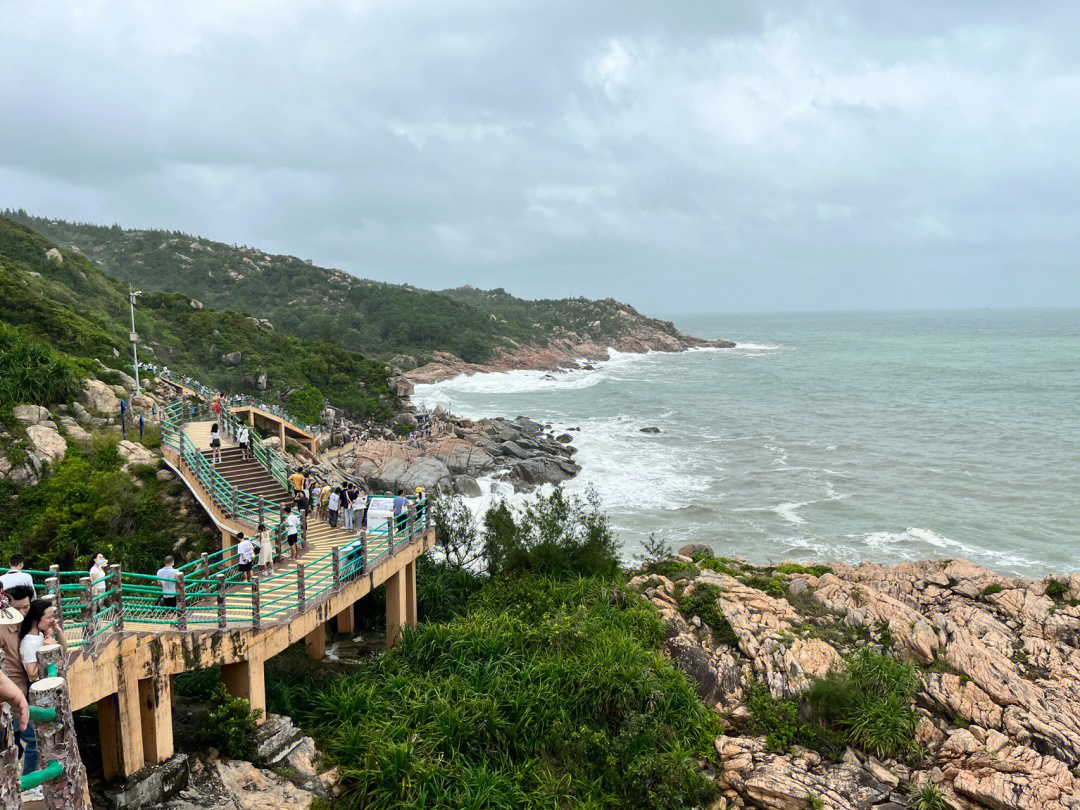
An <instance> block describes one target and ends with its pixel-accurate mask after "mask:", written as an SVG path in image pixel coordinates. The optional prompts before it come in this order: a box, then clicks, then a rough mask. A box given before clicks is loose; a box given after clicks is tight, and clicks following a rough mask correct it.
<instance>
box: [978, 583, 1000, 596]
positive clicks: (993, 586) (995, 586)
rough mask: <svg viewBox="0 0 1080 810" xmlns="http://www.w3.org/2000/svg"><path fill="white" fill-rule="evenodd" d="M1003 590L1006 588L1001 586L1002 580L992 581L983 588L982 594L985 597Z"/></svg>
mask: <svg viewBox="0 0 1080 810" xmlns="http://www.w3.org/2000/svg"><path fill="white" fill-rule="evenodd" d="M1003 590H1005V589H1004V588H1003V587H1002V586H1001V583H1000V582H992V583H990V584H989V585H987V586H986V587H985V588H983V589H982V595H983V596H984V597H986V596H993V595H994V594H995V593H1001V592H1002V591H1003Z"/></svg>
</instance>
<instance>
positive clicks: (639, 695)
mask: <svg viewBox="0 0 1080 810" xmlns="http://www.w3.org/2000/svg"><path fill="white" fill-rule="evenodd" d="M665 638H666V631H665V627H664V623H663V621H662V619H661V618H660V617H659V615H658V614H657V612H656V611H655V609H654V608H653V607H652V606H651V605H649V604H648V603H647V602H645V601H644V600H641V599H640V598H638V597H637V596H635V595H634V594H632V593H630V592H629V591H627V590H625V588H624V587H623V586H621V585H618V584H617V583H616V582H615V581H613V580H610V579H604V578H588V579H578V578H567V579H554V578H550V577H536V576H532V575H529V574H527V573H524V572H516V573H514V574H512V575H509V576H506V577H500V578H496V579H491V580H488V581H487V582H486V583H485V584H484V586H483V587H482V588H481V590H480V591H479V592H477V593H476V594H474V595H473V597H472V599H471V600H470V601H469V602H468V605H467V607H466V610H465V612H464V613H463V614H462V615H459V616H457V617H455V618H453V619H452V620H450V621H448V622H441V623H428V624H425V625H422V626H421V627H420V628H419V629H418V630H417V631H415V632H411V631H406V632H405V633H404V634H403V636H402V638H401V640H400V641H399V643H398V645H397V646H396V647H395V648H394V649H393V650H392V651H391V652H389V653H387V654H386V655H384V656H382V657H381V658H379V659H377V660H375V661H373V662H371V663H370V664H368V665H366V666H365V667H363V668H362V669H360V670H359V671H358V672H356V673H355V674H352V675H348V676H346V677H342V678H339V679H337V680H334V681H332V682H327V683H324V684H322V685H318V686H316V685H311V686H307V687H301V688H302V689H303V690H304V693H303V694H298V695H295V696H294V697H293V698H292V701H293V705H295V706H299V707H303V708H301V709H300V710H299V712H298V716H299V719H300V720H301V722H302V723H303V724H304V725H305V726H306V727H307V728H308V729H309V730H310V731H312V732H314V734H315V736H316V738H317V739H318V740H319V742H320V748H321V750H323V751H324V752H325V753H326V754H327V755H328V756H329V757H330V758H331V759H332V760H333V761H334V762H335V764H337V765H338V766H339V767H340V768H341V773H342V778H343V786H344V794H343V795H342V797H341V798H340V799H339V800H338V801H339V803H340V804H341V806H342V807H345V808H359V807H365V808H367V807H372V808H416V809H417V810H419V808H429V807H433V806H441V807H480V806H483V807H516V808H524V809H525V810H532V808H537V810H539V808H551V807H625V808H669V807H692V806H706V805H707V804H709V802H710V801H711V800H712V799H713V798H715V795H716V788H715V786H714V784H713V783H712V782H711V781H710V780H708V779H707V778H705V777H704V776H703V775H702V774H701V772H700V770H699V768H698V760H699V759H707V760H712V761H714V762H715V758H716V754H715V749H714V748H713V741H714V740H715V738H716V735H717V734H718V733H719V731H720V728H719V720H718V718H717V717H716V715H715V713H714V712H712V711H711V710H710V709H709V708H707V707H705V706H703V705H702V704H701V702H700V701H699V700H698V698H697V696H696V694H695V692H694V689H693V686H692V685H691V683H690V682H689V680H688V679H687V677H686V676H685V675H684V674H683V673H682V672H680V671H679V670H678V669H676V668H675V667H674V666H672V664H671V663H670V662H669V661H667V660H666V659H665V658H664V657H663V655H662V654H661V653H660V645H661V644H662V643H663V641H664V639H665ZM268 686H269V688H268V692H269V693H271V694H273V693H275V692H276V691H277V684H276V682H274V681H273V680H271V681H270V682H269V683H268Z"/></svg>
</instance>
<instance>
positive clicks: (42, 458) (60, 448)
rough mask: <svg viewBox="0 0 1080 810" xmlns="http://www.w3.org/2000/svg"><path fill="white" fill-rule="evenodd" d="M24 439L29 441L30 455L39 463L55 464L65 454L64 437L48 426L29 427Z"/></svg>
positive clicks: (65, 444) (65, 443)
mask: <svg viewBox="0 0 1080 810" xmlns="http://www.w3.org/2000/svg"><path fill="white" fill-rule="evenodd" d="M26 437H27V438H28V439H29V440H30V448H29V451H30V453H31V454H32V456H36V457H37V459H38V461H39V462H42V463H44V462H48V463H49V464H55V463H56V462H58V461H60V460H61V459H63V457H64V456H65V455H66V454H67V442H65V441H64V437H63V436H61V435H60V434H59V433H57V432H56V430H55V429H54V428H52V427H50V426H48V425H30V427H28V428H27V429H26ZM35 466H37V465H35Z"/></svg>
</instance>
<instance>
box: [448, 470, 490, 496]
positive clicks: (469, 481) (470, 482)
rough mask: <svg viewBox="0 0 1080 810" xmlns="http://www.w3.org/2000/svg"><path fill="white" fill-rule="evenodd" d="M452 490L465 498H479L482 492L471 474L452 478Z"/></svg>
mask: <svg viewBox="0 0 1080 810" xmlns="http://www.w3.org/2000/svg"><path fill="white" fill-rule="evenodd" d="M454 492H456V493H457V494H458V495H464V496H465V497H466V498H479V497H480V496H481V495H483V494H484V492H483V490H481V489H480V485H479V484H478V483H477V482H476V479H475V478H473V477H472V476H471V475H459V476H456V477H455V478H454Z"/></svg>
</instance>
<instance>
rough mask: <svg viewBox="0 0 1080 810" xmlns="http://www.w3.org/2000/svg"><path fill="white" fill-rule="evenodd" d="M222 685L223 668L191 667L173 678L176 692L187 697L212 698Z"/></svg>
mask: <svg viewBox="0 0 1080 810" xmlns="http://www.w3.org/2000/svg"><path fill="white" fill-rule="evenodd" d="M219 686H221V668H220V667H209V668H208V669H191V670H188V671H187V672H181V673H180V674H179V675H177V676H176V678H174V679H173V689H174V690H175V692H176V694H178V695H184V696H185V697H199V698H208V699H209V698H211V697H213V696H214V692H215V691H217V688H218V687H219Z"/></svg>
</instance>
